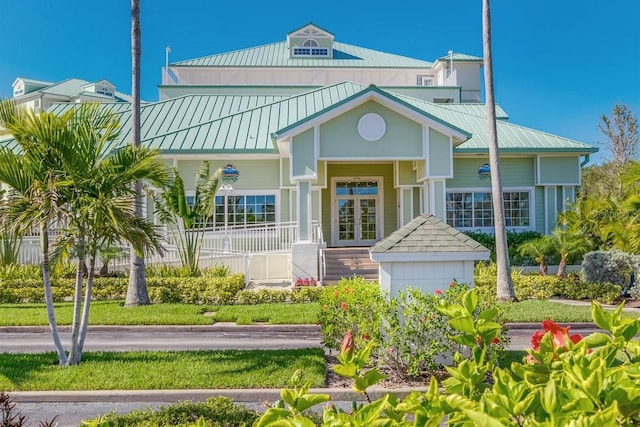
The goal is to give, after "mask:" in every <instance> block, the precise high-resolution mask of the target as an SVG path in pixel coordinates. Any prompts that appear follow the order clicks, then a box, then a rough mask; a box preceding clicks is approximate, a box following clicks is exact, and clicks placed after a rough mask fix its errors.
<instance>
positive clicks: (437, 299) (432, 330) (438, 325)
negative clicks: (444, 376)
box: [376, 282, 508, 377]
mask: <svg viewBox="0 0 640 427" xmlns="http://www.w3.org/2000/svg"><path fill="white" fill-rule="evenodd" d="M467 290H468V287H467V285H465V284H461V283H458V282H454V283H451V284H450V285H449V287H448V288H447V289H445V290H444V291H442V290H440V289H437V290H435V291H434V293H433V294H424V293H422V292H421V291H420V290H419V289H412V288H407V289H406V291H401V292H400V293H399V294H398V296H397V297H396V298H394V299H392V300H391V301H390V302H389V304H388V305H387V312H386V313H385V315H384V317H383V326H382V329H383V336H384V337H385V339H384V340H383V341H382V342H381V343H380V346H379V348H378V351H377V353H376V354H377V356H378V357H379V359H380V362H381V364H383V365H384V366H387V367H388V368H390V369H392V370H393V372H394V373H395V374H396V375H397V376H399V377H417V376H419V375H421V374H423V373H425V372H434V371H436V370H437V369H439V368H440V367H441V366H442V364H443V362H446V361H447V360H449V361H450V360H451V358H452V356H453V354H454V353H455V352H456V351H458V352H461V353H463V354H467V355H468V354H469V351H470V350H469V347H468V346H466V345H462V344H460V343H458V342H456V341H455V340H454V339H453V337H454V336H456V335H459V333H458V332H456V330H455V329H454V328H453V327H451V326H450V325H449V324H448V322H447V320H448V317H447V315H446V314H445V313H443V312H442V311H441V307H442V306H443V305H449V304H460V303H461V302H462V296H463V295H464V294H465V292H466V291H467ZM494 305H495V303H494V302H491V301H482V302H481V303H478V305H477V307H476V308H475V309H474V310H473V314H472V316H474V317H476V318H477V316H478V314H479V313H480V312H481V310H486V309H491V308H493V307H494ZM507 339H508V338H507V336H506V333H503V334H501V336H500V337H496V340H495V342H494V343H492V346H491V347H492V352H494V351H497V352H502V351H503V350H504V346H505V344H506V342H507ZM492 341H493V339H492ZM474 345H475V342H474V343H472V345H471V346H474Z"/></svg>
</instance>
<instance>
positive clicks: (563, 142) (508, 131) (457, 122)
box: [395, 94, 598, 154]
mask: <svg viewBox="0 0 640 427" xmlns="http://www.w3.org/2000/svg"><path fill="white" fill-rule="evenodd" d="M395 96H396V97H398V98H400V99H402V100H404V101H405V102H407V103H408V104H411V105H414V106H415V107H416V108H419V109H421V110H424V111H426V112H429V113H430V114H433V115H434V116H436V117H439V118H440V119H442V120H444V121H445V122H447V123H451V124H452V125H454V126H457V127H459V128H462V129H465V130H466V131H468V132H470V133H471V134H473V137H472V138H471V139H469V140H468V141H466V142H464V143H462V144H461V145H459V146H458V147H456V148H455V152H456V153H485V152H487V151H488V149H489V135H488V130H487V116H486V113H482V110H481V109H476V110H475V112H474V113H471V112H463V111H461V110H460V108H459V107H458V106H456V104H432V103H430V102H427V101H422V100H420V99H415V98H411V97H409V96H404V95H399V94H395ZM478 105H481V104H478ZM462 108H465V107H462ZM497 129H498V144H499V146H500V151H501V152H504V153H509V152H517V153H535V152H572V153H583V154H587V153H595V152H597V151H598V149H597V148H595V147H593V146H591V145H589V144H584V143H582V142H578V141H574V140H572V139H569V138H564V137H561V136H557V135H552V134H550V133H546V132H541V131H538V130H535V129H530V128H527V127H524V126H519V125H516V124H513V123H510V122H506V121H503V120H498V121H497Z"/></svg>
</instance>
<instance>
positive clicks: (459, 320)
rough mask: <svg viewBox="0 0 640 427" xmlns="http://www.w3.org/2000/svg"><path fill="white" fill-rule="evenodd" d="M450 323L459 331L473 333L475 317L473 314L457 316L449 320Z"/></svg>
mask: <svg viewBox="0 0 640 427" xmlns="http://www.w3.org/2000/svg"><path fill="white" fill-rule="evenodd" d="M449 325H451V327H452V328H453V329H455V330H457V331H460V332H464V333H467V334H473V319H472V318H471V316H463V317H456V318H454V319H450V320H449Z"/></svg>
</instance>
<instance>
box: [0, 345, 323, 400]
mask: <svg viewBox="0 0 640 427" xmlns="http://www.w3.org/2000/svg"><path fill="white" fill-rule="evenodd" d="M296 369H304V372H305V378H306V379H308V380H310V381H311V382H312V385H313V386H314V387H322V386H323V385H324V382H325V360H324V351H323V350H322V349H320V348H314V349H298V350H250V351H239V350H226V351H181V352H157V351H153V352H152V351H144V352H141V351H137V352H122V353H120V352H118V353H113V352H95V353H92V352H87V353H85V354H84V355H83V357H82V363H80V365H78V366H71V367H61V366H58V365H57V357H56V355H55V354H54V353H53V352H50V353H38V354H7V353H2V354H0V390H4V391H14V390H22V391H26V390H144V389H148V390H157V389H201V388H256V387H267V388H280V387H285V386H286V385H287V384H288V380H289V378H291V375H292V374H293V372H295V370H296Z"/></svg>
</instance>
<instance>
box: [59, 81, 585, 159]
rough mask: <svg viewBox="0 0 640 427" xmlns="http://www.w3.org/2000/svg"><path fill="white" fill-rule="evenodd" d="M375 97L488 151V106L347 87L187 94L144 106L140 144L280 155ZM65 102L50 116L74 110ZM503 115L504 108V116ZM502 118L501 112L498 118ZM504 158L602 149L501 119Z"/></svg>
mask: <svg viewBox="0 0 640 427" xmlns="http://www.w3.org/2000/svg"><path fill="white" fill-rule="evenodd" d="M369 91H375V92H376V93H378V94H380V95H381V96H383V97H386V98H388V99H389V100H391V101H393V102H398V103H400V104H402V105H404V106H406V107H407V108H411V109H413V110H414V111H416V112H418V113H420V114H422V115H424V116H425V117H428V118H430V119H433V120H436V121H438V122H440V123H442V124H443V125H445V126H447V127H449V128H450V129H452V130H454V131H458V132H460V133H461V134H463V135H466V136H467V137H468V138H469V139H468V140H467V141H465V142H463V143H462V144H461V145H459V146H458V147H456V148H455V153H487V152H488V135H487V120H486V110H485V106H484V105H481V104H475V105H470V104H433V103H430V102H426V101H422V100H418V99H415V98H411V97H408V96H403V95H399V94H396V93H393V92H388V91H384V90H382V89H380V88H378V87H376V86H373V85H371V86H364V85H361V84H358V83H352V82H343V83H338V84H335V85H331V86H326V87H322V88H318V89H315V90H311V91H309V92H306V93H302V94H298V95H295V96H291V97H284V96H266V95H187V96H183V97H178V98H172V99H168V100H164V101H160V102H155V103H149V104H143V105H142V106H141V127H142V130H141V138H142V142H143V143H144V144H145V145H147V146H148V147H150V148H157V149H159V150H161V151H162V152H164V153H167V154H170V153H174V154H175V153H179V154H189V153H192V154H194V153H239V154H241V153H252V152H253V153H266V152H269V153H275V152H276V151H277V148H276V147H275V146H274V141H273V138H272V135H278V134H282V133H284V132H286V131H288V130H290V129H292V128H294V127H296V126H300V125H302V124H304V123H305V122H306V121H309V120H311V119H313V118H315V117H317V116H319V115H322V114H324V113H327V112H329V111H330V110H332V109H334V108H336V107H338V106H340V105H343V104H344V103H346V102H349V101H350V100H352V99H354V98H357V97H358V96H360V95H362V94H364V93H366V92H369ZM75 106H76V104H74V103H71V104H70V103H61V104H56V105H54V106H52V107H51V111H53V112H55V113H62V112H64V111H66V110H68V109H69V108H75ZM102 106H103V108H105V109H108V110H109V111H112V112H113V113H116V114H118V115H120V122H121V124H122V127H123V130H122V133H121V136H120V138H119V140H118V141H114V143H113V144H112V146H111V147H109V148H110V149H111V148H115V147H117V146H120V145H122V144H126V143H128V142H129V141H130V126H131V113H130V108H131V107H130V103H128V102H122V103H104V104H102ZM499 111H501V110H499ZM499 114H500V113H499ZM497 126H498V138H499V144H500V149H501V152H505V153H507V152H513V153H538V152H571V153H580V154H588V153H593V152H596V151H597V148H595V147H592V146H590V145H587V144H583V143H580V142H578V141H573V140H571V139H568V138H563V137H559V136H556V135H551V134H548V133H545V132H540V131H537V130H533V129H529V128H526V127H522V126H518V125H514V124H512V123H509V122H506V121H498V122H497Z"/></svg>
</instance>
